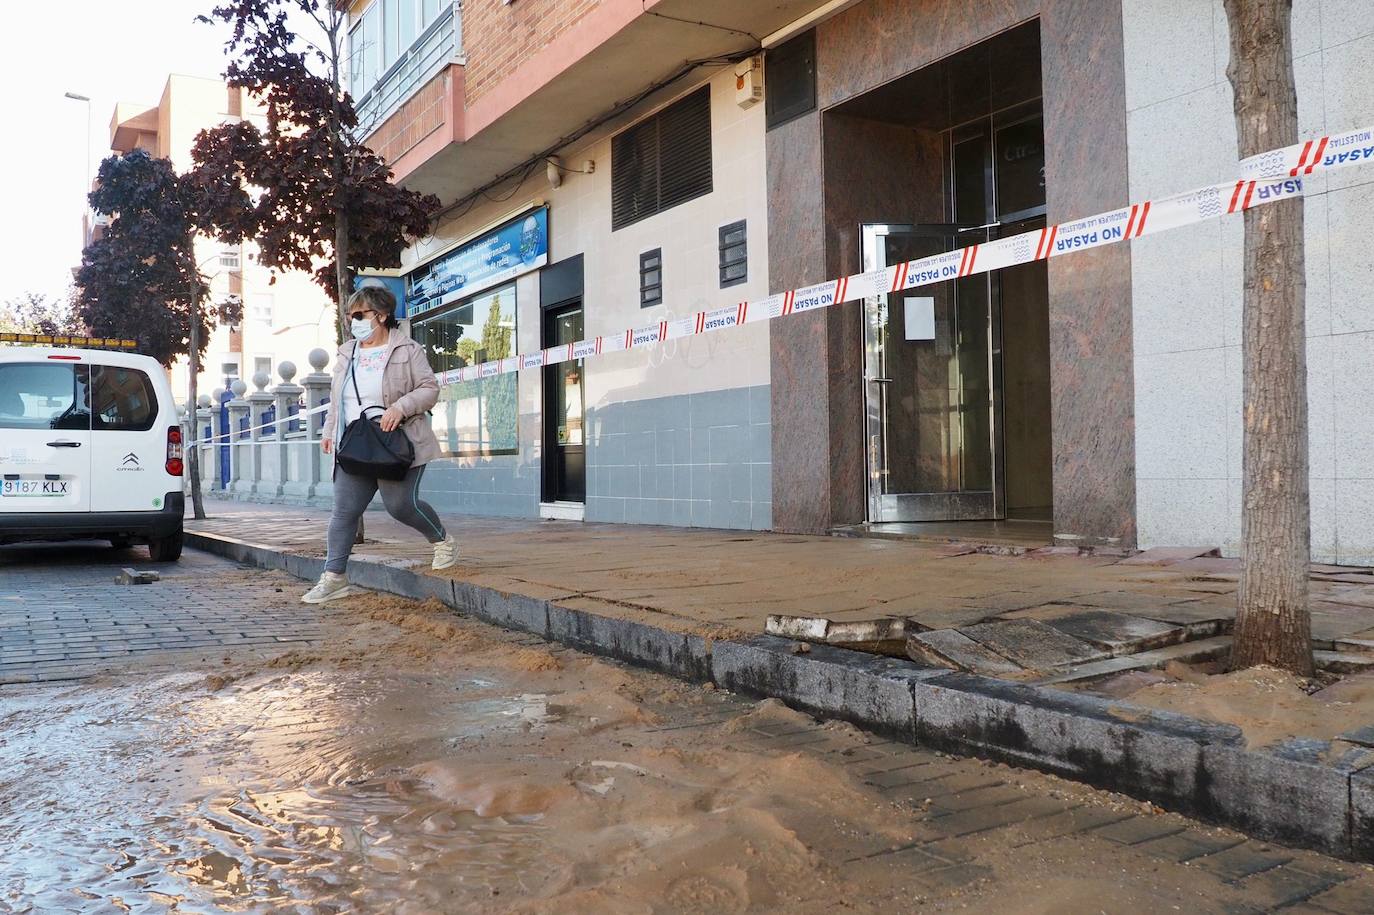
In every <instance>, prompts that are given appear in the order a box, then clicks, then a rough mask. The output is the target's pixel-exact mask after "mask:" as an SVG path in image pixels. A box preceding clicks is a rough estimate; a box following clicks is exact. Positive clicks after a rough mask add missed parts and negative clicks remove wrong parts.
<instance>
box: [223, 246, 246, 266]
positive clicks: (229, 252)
mask: <svg viewBox="0 0 1374 915" xmlns="http://www.w3.org/2000/svg"><path fill="white" fill-rule="evenodd" d="M219 265H220V268H221V269H224V270H240V269H242V268H243V258H242V256H241V255H240V254H239V249H238V248H224V249H223V250H221V251H220V252H219Z"/></svg>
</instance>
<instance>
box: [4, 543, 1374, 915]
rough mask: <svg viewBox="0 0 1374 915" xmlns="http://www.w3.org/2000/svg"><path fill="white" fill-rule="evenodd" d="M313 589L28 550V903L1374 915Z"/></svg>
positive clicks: (83, 552)
mask: <svg viewBox="0 0 1374 915" xmlns="http://www.w3.org/2000/svg"><path fill="white" fill-rule="evenodd" d="M124 566H133V567H136V568H155V569H157V571H159V572H161V573H162V575H163V579H162V581H160V582H158V583H156V584H152V585H145V586H121V585H116V584H115V583H114V576H115V575H116V574H117V573H118V571H119V569H120V568H121V567H124ZM304 587H305V585H304V584H302V583H300V582H295V581H292V580H290V579H287V578H285V577H284V576H281V575H278V574H275V573H262V572H259V571H254V570H247V569H242V568H239V567H237V566H236V565H234V564H233V563H229V562H226V561H223V560H220V559H217V558H213V557H210V556H207V555H205V554H200V553H197V552H195V551H187V553H186V554H185V557H184V558H183V560H182V561H181V562H180V563H178V564H176V565H175V566H161V567H158V566H154V565H152V564H150V563H149V562H148V561H147V557H146V552H145V551H143V550H142V549H140V548H134V549H131V550H127V551H121V552H115V551H112V550H110V549H109V548H108V547H104V546H91V545H76V546H39V547H25V548H16V547H0V849H3V850H4V851H3V854H0V912H10V911H13V912H45V913H46V912H67V911H71V912H105V911H109V912H116V911H150V912H152V911H157V912H161V911H183V912H191V911H195V912H219V911H254V912H256V911H272V912H275V911H306V912H345V911H366V912H372V911H377V912H499V911H517V912H555V911H556V912H559V913H564V912H589V913H590V912H597V913H600V912H699V913H708V912H710V913H715V912H750V911H757V912H773V911H787V912H794V911H795V912H833V911H872V912H905V911H922V912H924V911H955V910H959V911H984V912H998V913H1005V912H1046V913H1049V912H1055V913H1060V912H1065V913H1077V912H1113V913H1115V912H1159V911H1182V912H1217V913H1222V912H1227V913H1230V912H1236V913H1241V912H1247V913H1248V912H1266V911H1291V912H1319V913H1320V912H1325V913H1353V912H1374V875H1371V873H1370V871H1369V869H1367V868H1363V867H1359V866H1355V865H1350V864H1347V863H1343V862H1337V861H1333V860H1331V859H1328V858H1324V857H1322V856H1320V855H1316V854H1312V853H1307V852H1297V851H1288V850H1284V849H1281V848H1276V847H1273V846H1270V845H1267V844H1265V843H1262V842H1257V841H1254V840H1249V839H1247V838H1246V837H1244V836H1241V835H1238V834H1235V833H1231V832H1227V831H1224V830H1216V829H1211V828H1209V827H1206V826H1204V825H1202V824H1198V823H1195V822H1191V821H1189V820H1187V819H1185V818H1182V817H1177V816H1172V815H1161V814H1159V813H1158V812H1156V811H1153V810H1149V809H1148V808H1147V807H1145V806H1142V805H1141V804H1139V803H1138V802H1135V801H1131V800H1129V799H1126V798H1122V797H1119V796H1115V795H1110V794H1105V793H1102V792H1094V791H1089V790H1087V789H1083V788H1081V787H1079V786H1075V785H1070V784H1067V783H1064V782H1060V781H1057V780H1054V779H1050V778H1046V777H1044V776H1040V775H1037V774H1034V773H1027V772H1021V771H1018V770H1013V769H1009V768H1006V767H1001V766H990V765H986V764H983V763H980V762H978V761H973V760H959V759H951V758H947V757H943V756H940V755H938V754H934V753H929V752H926V751H923V750H920V749H917V748H913V747H908V746H905V745H900V744H894V743H891V742H888V741H884V740H880V739H877V738H874V737H872V736H870V735H865V734H862V733H859V732H857V731H855V730H854V729H852V728H850V727H848V726H846V725H835V724H824V723H819V722H815V721H812V720H810V719H808V718H806V717H805V716H802V715H799V714H797V713H794V712H791V711H789V710H787V709H783V708H780V707H777V706H775V705H774V704H771V703H766V704H763V705H760V704H758V703H754V702H751V701H747V700H745V699H742V698H739V697H734V696H730V695H724V694H721V693H718V692H715V691H711V690H707V689H701V688H697V687H691V686H686V685H683V684H679V683H676V682H675V681H670V680H666V679H664V678H660V677H656V676H652V675H648V674H644V673H642V672H638V671H632V670H628V669H625V668H622V667H620V666H618V665H614V664H608V663H606V662H603V661H600V660H596V659H591V658H588V657H585V656H582V655H579V654H578V653H576V652H571V651H567V650H564V649H562V648H561V647H558V646H549V645H546V644H544V643H542V642H541V641H540V640H538V639H535V638H532V637H527V636H517V635H514V634H510V633H505V632H502V631H500V630H494V629H491V628H490V627H486V626H481V625H479V624H473V623H468V622H465V621H461V620H457V619H456V618H454V617H452V616H450V615H447V614H446V613H444V612H442V611H436V610H435V609H434V608H428V609H426V608H417V607H416V606H415V605H413V604H410V603H408V602H405V601H400V600H395V599H382V600H379V599H370V598H364V599H361V600H359V601H357V602H348V603H347V604H345V605H333V606H330V607H326V608H311V607H305V606H303V605H301V604H299V603H298V602H297V600H296V598H297V596H298V594H299V593H300V591H301V590H303V589H304Z"/></svg>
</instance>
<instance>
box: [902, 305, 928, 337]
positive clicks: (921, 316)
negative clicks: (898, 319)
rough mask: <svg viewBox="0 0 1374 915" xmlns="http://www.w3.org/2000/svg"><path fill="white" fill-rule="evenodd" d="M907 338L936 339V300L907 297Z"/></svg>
mask: <svg viewBox="0 0 1374 915" xmlns="http://www.w3.org/2000/svg"><path fill="white" fill-rule="evenodd" d="M902 304H903V305H904V306H905V307H906V338H907V339H908V340H934V339H935V299H934V298H931V297H927V296H907V297H906V298H904V299H902Z"/></svg>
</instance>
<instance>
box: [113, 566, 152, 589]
mask: <svg viewBox="0 0 1374 915" xmlns="http://www.w3.org/2000/svg"><path fill="white" fill-rule="evenodd" d="M161 579H162V576H161V575H159V574H158V573H156V572H140V571H139V570H137V569H120V570H119V574H118V575H116V576H115V584H117V585H150V584H152V583H153V582H155V581H160V580H161Z"/></svg>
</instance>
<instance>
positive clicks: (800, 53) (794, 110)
mask: <svg viewBox="0 0 1374 915" xmlns="http://www.w3.org/2000/svg"><path fill="white" fill-rule="evenodd" d="M763 65H764V74H765V77H766V78H767V80H768V91H767V93H766V94H765V96H764V111H765V115H764V120H765V122H766V123H767V125H768V128H769V129H770V130H771V129H772V128H774V127H777V126H778V125H779V124H786V123H787V122H788V121H790V120H792V119H793V118H797V117H800V116H801V115H803V114H806V113H807V112H808V111H813V110H815V107H816V32H815V31H814V30H812V31H809V32H805V33H803V34H801V35H798V36H797V37H796V38H793V39H792V40H790V41H785V42H783V43H782V44H780V45H778V46H777V47H776V48H773V49H771V50H769V51H768V53H767V55H766V56H765V57H764V62H763Z"/></svg>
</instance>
